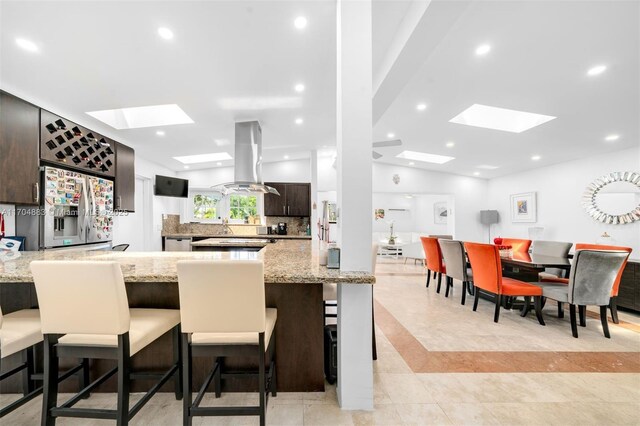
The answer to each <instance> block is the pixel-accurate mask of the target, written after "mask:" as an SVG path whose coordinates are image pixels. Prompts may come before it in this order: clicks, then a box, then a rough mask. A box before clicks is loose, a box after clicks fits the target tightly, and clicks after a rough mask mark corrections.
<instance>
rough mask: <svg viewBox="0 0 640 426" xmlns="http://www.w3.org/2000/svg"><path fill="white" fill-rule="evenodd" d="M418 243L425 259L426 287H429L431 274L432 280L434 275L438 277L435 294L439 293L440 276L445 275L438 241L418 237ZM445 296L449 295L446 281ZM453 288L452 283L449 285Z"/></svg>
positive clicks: (431, 238)
mask: <svg viewBox="0 0 640 426" xmlns="http://www.w3.org/2000/svg"><path fill="white" fill-rule="evenodd" d="M420 241H421V242H422V248H423V249H424V255H425V257H426V258H427V284H426V287H429V280H430V279H431V272H433V273H434V275H433V278H434V279H435V277H436V274H437V275H438V287H437V288H436V293H440V284H441V283H442V274H445V275H446V273H447V270H446V268H445V265H444V262H443V260H442V251H441V250H440V244H438V239H437V238H433V237H420ZM446 285H447V292H446V293H447V294H449V280H447V283H446ZM451 285H452V286H453V282H452V283H451Z"/></svg>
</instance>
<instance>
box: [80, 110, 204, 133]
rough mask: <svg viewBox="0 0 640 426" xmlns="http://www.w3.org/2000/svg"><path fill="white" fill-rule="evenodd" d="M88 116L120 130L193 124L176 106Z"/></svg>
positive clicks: (107, 112)
mask: <svg viewBox="0 0 640 426" xmlns="http://www.w3.org/2000/svg"><path fill="white" fill-rule="evenodd" d="M87 114H89V115H90V116H92V117H93V118H96V119H98V120H100V121H102V122H103V123H106V124H108V125H109V126H111V127H113V128H114V129H118V130H122V129H137V128H140V127H159V126H169V125H172V124H190V123H193V120H192V119H191V118H189V116H188V115H187V114H186V113H185V112H184V111H183V110H182V109H181V108H180V107H179V106H178V105H176V104H168V105H152V106H145V107H134V108H118V109H105V110H102V111H89V112H87Z"/></svg>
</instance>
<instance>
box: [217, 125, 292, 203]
mask: <svg viewBox="0 0 640 426" xmlns="http://www.w3.org/2000/svg"><path fill="white" fill-rule="evenodd" d="M235 132H236V133H235V144H236V160H235V170H234V173H233V178H234V181H233V182H229V183H223V184H220V185H215V186H212V187H211V188H212V189H213V190H215V191H218V192H220V193H222V194H223V195H227V194H246V193H249V194H256V193H260V194H276V195H280V193H279V192H278V191H277V190H276V189H275V188H272V187H270V186H267V185H265V184H264V183H262V128H261V127H260V123H258V122H257V121H245V122H241V123H236V129H235Z"/></svg>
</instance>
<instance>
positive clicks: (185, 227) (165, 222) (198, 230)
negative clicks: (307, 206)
mask: <svg viewBox="0 0 640 426" xmlns="http://www.w3.org/2000/svg"><path fill="white" fill-rule="evenodd" d="M278 222H286V224H287V233H288V234H289V235H301V234H305V233H306V230H307V224H308V223H309V218H308V217H267V226H271V225H277V224H278ZM257 227H258V225H246V224H236V225H233V224H231V225H228V231H230V232H228V231H227V233H230V234H233V235H256V234H257V233H258V232H257ZM171 234H179V235H220V234H225V226H224V225H222V224H220V223H180V215H177V214H170V215H164V216H163V218H162V235H171Z"/></svg>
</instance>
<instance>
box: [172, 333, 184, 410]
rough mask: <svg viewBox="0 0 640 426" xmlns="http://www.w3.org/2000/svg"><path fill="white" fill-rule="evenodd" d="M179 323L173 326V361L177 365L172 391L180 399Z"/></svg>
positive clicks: (180, 342) (181, 391) (180, 355)
mask: <svg viewBox="0 0 640 426" xmlns="http://www.w3.org/2000/svg"><path fill="white" fill-rule="evenodd" d="M181 334H182V333H181V329H180V324H178V325H176V326H175V327H173V332H172V335H173V362H174V364H177V365H178V371H176V372H175V373H174V375H173V380H174V390H173V391H174V393H175V396H176V400H178V401H179V400H181V399H182V397H183V394H184V392H183V388H182V349H181V346H182V340H181V339H180V335H181Z"/></svg>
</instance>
